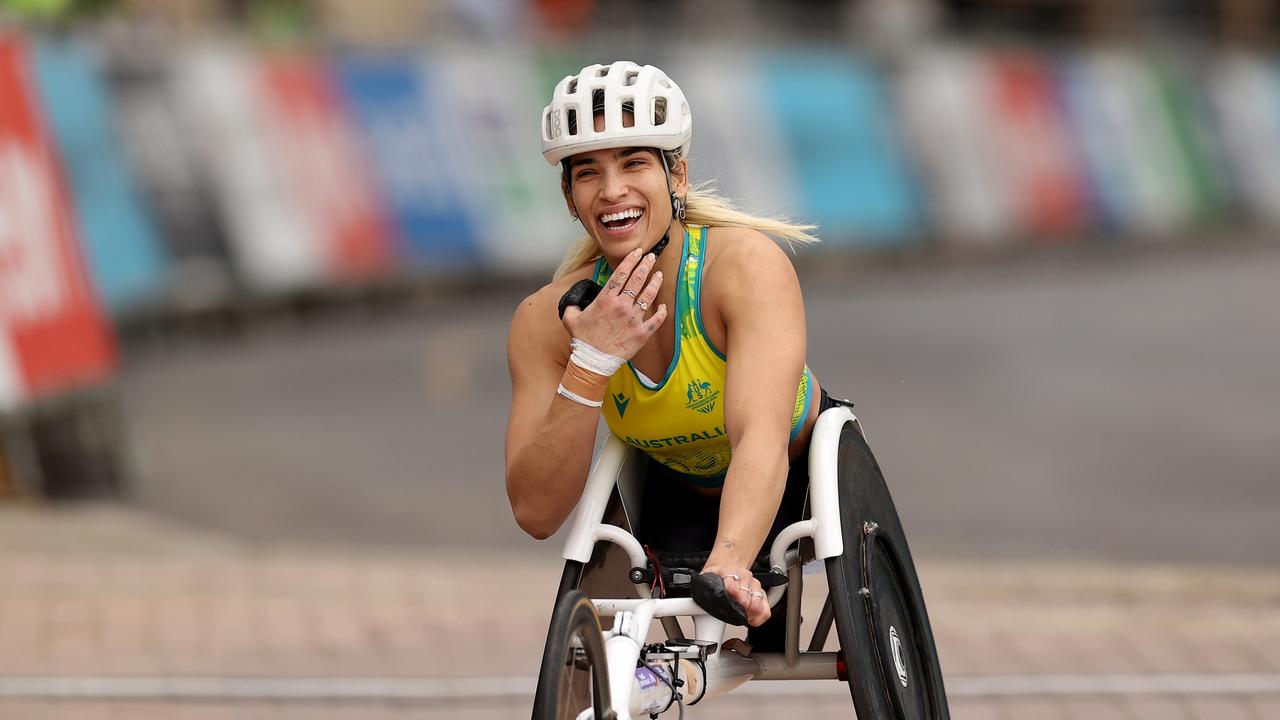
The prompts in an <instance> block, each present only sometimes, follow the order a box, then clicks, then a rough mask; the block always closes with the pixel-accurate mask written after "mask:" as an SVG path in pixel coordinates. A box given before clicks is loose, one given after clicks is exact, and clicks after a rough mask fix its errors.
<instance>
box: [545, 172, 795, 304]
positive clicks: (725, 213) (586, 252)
mask: <svg viewBox="0 0 1280 720" xmlns="http://www.w3.org/2000/svg"><path fill="white" fill-rule="evenodd" d="M663 154H664V155H666V161H667V167H671V168H675V167H679V161H680V151H679V150H667V151H664V153H663ZM563 172H564V179H565V183H566V186H567V185H568V166H567V163H566V165H565V169H564V171H563ZM684 207H685V217H684V224H686V225H707V226H709V227H744V228H751V229H752V230H759V231H760V232H762V233H764V234H766V235H771V236H773V237H775V238H777V239H779V240H784V241H786V243H787V244H788V245H790V246H791V249H792V250H794V249H795V246H796V245H809V244H812V243H816V242H819V240H818V238H817V237H816V236H814V235H812V234H811V231H813V230H816V229H817V226H816V225H803V224H799V223H793V222H790V221H789V220H786V219H783V218H776V217H758V216H756V215H751V214H749V213H745V212H743V211H741V210H739V209H737V208H736V207H734V206H733V203H731V202H730V201H729V200H728V199H726V198H725V197H724V196H722V195H720V194H719V193H717V192H716V191H715V190H714V189H713V188H712V186H711V183H709V182H705V183H699V184H698V185H697V186H696V187H690V188H689V193H688V194H687V195H686V196H685V199H684ZM598 257H600V247H599V246H598V245H596V241H595V239H594V238H592V237H591V235H589V234H583V236H582V237H580V238H578V239H577V240H575V241H574V243H573V244H572V245H570V246H569V250H568V252H566V253H565V255H564V259H563V260H561V261H560V267H558V268H556V273H555V275H554V276H553V279H559V278H561V277H564V276H565V275H567V274H569V273H571V272H573V271H574V270H577V269H578V268H580V267H582V266H583V265H586V264H587V263H589V262H591V261H592V260H595V259H596V258H598Z"/></svg>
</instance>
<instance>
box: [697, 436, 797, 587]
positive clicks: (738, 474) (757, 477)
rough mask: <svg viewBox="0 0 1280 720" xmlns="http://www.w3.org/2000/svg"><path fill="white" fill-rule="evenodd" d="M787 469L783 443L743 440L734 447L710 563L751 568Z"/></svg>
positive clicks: (761, 544) (779, 496) (779, 497)
mask: <svg viewBox="0 0 1280 720" xmlns="http://www.w3.org/2000/svg"><path fill="white" fill-rule="evenodd" d="M787 470H788V463H787V448H786V444H785V443H765V442H750V441H745V440H744V441H743V442H741V443H739V444H738V447H735V448H734V450H733V461H732V462H731V463H730V465H729V472H728V475H727V476H726V477H725V482H724V489H723V490H722V491H721V494H720V519H719V525H718V526H717V530H716V544H715V547H714V548H713V549H712V552H711V556H710V557H709V558H708V560H707V564H708V565H709V566H719V565H734V566H737V567H751V564H752V563H753V562H754V561H755V559H756V556H757V555H758V554H759V553H760V550H761V548H762V546H763V545H764V541H765V538H766V537H768V535H769V529H770V528H771V527H772V526H773V519H774V517H775V516H777V514H778V506H779V505H780V504H781V503H782V494H783V491H784V490H785V488H786V483H787Z"/></svg>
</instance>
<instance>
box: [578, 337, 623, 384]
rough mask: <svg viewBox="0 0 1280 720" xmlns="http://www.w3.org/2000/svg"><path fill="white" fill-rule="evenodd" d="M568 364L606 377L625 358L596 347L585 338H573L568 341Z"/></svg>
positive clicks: (611, 373) (615, 370)
mask: <svg viewBox="0 0 1280 720" xmlns="http://www.w3.org/2000/svg"><path fill="white" fill-rule="evenodd" d="M569 348H570V353H569V365H576V366H578V367H580V368H582V369H583V370H586V371H588V372H591V373H595V374H597V375H602V376H604V377H605V378H606V379H607V378H608V377H609V376H611V375H613V374H614V373H615V372H617V371H618V368H620V367H622V364H623V363H625V362H626V361H627V360H626V358H621V357H618V356H617V355H610V354H609V353H607V352H604V351H603V350H600V349H598V348H596V347H595V346H594V345H592V344H591V343H589V342H587V341H585V340H579V339H578V338H573V339H572V340H571V341H570V342H569Z"/></svg>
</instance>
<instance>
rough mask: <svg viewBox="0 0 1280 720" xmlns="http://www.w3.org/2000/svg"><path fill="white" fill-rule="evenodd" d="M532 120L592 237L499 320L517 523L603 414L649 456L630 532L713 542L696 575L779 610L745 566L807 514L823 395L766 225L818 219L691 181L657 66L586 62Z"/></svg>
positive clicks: (543, 513)
mask: <svg viewBox="0 0 1280 720" xmlns="http://www.w3.org/2000/svg"><path fill="white" fill-rule="evenodd" d="M542 125H543V127H542V150H543V155H544V156H545V157H546V159H547V161H548V162H549V163H551V164H552V165H556V164H557V163H559V164H560V165H561V189H562V190H563V192H564V198H565V202H566V204H567V205H568V209H569V214H570V215H571V216H572V217H573V218H575V219H576V220H577V221H579V222H581V223H582V225H583V228H584V229H585V230H586V235H585V236H584V237H583V238H582V239H581V240H580V241H579V242H578V243H577V244H576V245H575V246H574V247H573V248H571V249H570V250H569V252H568V254H567V255H566V257H565V259H564V262H563V263H562V264H561V266H560V268H559V270H558V271H557V272H556V276H555V278H554V280H553V281H552V282H551V283H550V284H549V285H547V286H545V287H543V288H542V289H541V290H539V291H538V292H536V293H534V294H533V295H531V296H530V297H528V298H526V299H525V300H524V301H523V302H522V303H521V305H520V307H519V308H518V309H517V310H516V313H515V317H514V319H513V320H512V324H511V334H510V339H509V343H508V362H509V365H510V372H511V384H512V407H511V417H510V419H509V422H508V426H507V441H506V463H507V465H506V470H507V478H506V479H507V493H508V496H509V497H510V500H511V507H512V510H513V511H514V513H515V517H516V521H517V523H519V525H520V527H521V528H523V529H524V530H525V531H526V532H528V533H529V534H530V535H532V536H534V537H536V538H539V539H541V538H546V537H548V536H550V535H551V534H552V533H554V532H555V531H556V530H557V529H558V528H559V527H560V525H561V524H562V523H563V522H564V520H565V519H566V518H567V517H568V515H569V513H570V512H571V511H572V510H573V508H574V506H575V504H576V503H577V501H578V499H579V497H580V495H581V493H582V489H583V487H584V485H585V482H586V478H587V474H588V470H589V465H590V461H591V458H592V450H593V444H594V441H595V433H596V427H597V423H598V422H599V419H600V416H601V414H603V415H604V418H605V421H606V423H607V424H608V426H609V428H610V430H611V431H612V432H613V433H614V434H615V435H616V436H618V437H619V438H621V439H623V440H624V441H625V442H627V443H628V444H630V445H632V446H633V447H637V448H639V449H641V450H642V451H644V452H645V453H646V454H647V455H648V456H649V458H650V462H649V466H648V471H647V478H646V482H645V499H644V505H645V507H644V510H643V516H644V517H645V518H646V522H645V528H646V529H645V535H644V536H643V537H642V538H641V540H642V541H643V542H645V543H646V544H648V545H650V546H652V547H654V548H657V549H661V550H666V551H673V552H696V551H699V550H700V551H703V552H705V551H707V550H710V556H709V558H708V560H707V564H706V566H705V567H704V569H703V570H704V572H714V573H716V574H718V575H720V576H721V577H722V578H723V579H724V580H725V586H726V588H727V590H728V592H729V594H730V595H731V596H732V597H733V598H734V599H735V600H736V601H737V602H738V603H739V604H741V605H742V606H743V607H744V608H745V609H746V611H747V618H748V624H749V625H751V626H760V625H761V624H762V623H764V622H765V621H766V620H768V619H769V617H770V616H771V609H770V607H769V606H768V603H767V602H765V593H764V592H763V591H762V589H761V587H760V583H759V581H757V580H756V579H754V578H753V577H752V576H751V570H750V568H751V565H752V563H753V562H754V561H755V559H756V557H757V554H758V553H760V552H761V550H762V549H763V550H764V551H766V552H767V550H768V547H767V546H766V545H765V543H766V540H770V541H771V540H772V538H773V536H775V535H776V533H777V532H778V530H780V529H781V528H782V527H785V526H786V525H787V524H790V523H791V522H794V521H795V520H798V519H799V518H800V515H801V512H802V510H803V504H804V498H805V492H806V489H807V484H808V472H807V454H808V453H807V450H808V443H809V436H810V432H811V430H812V428H813V424H814V421H815V420H816V419H817V416H818V413H819V412H820V411H821V410H823V409H825V407H826V406H829V405H830V404H831V401H830V400H829V399H827V397H826V394H825V393H822V392H821V389H820V388H819V386H818V382H817V379H816V378H815V377H814V376H813V375H812V374H811V373H810V372H809V370H808V368H807V367H806V365H805V321H804V304H803V301H802V299H801V294H800V286H799V283H798V282H797V280H796V275H795V271H794V269H793V268H792V266H791V263H790V261H789V259H788V258H787V256H786V254H785V253H784V252H783V251H782V250H781V249H780V248H779V247H778V246H777V245H776V244H775V243H774V242H773V241H772V240H770V239H769V237H767V236H766V234H765V233H768V234H771V235H774V236H777V237H780V238H782V239H784V240H787V241H789V242H792V243H809V242H815V241H816V239H815V238H814V237H812V236H811V235H809V234H808V233H807V232H806V231H807V230H811V229H812V226H797V225H790V224H787V223H783V222H779V221H775V220H765V219H760V218H755V217H752V216H750V215H746V214H744V213H741V212H738V211H736V210H734V209H732V208H731V207H730V206H729V205H728V204H727V203H726V202H725V201H723V200H722V199H720V198H718V197H716V196H714V195H712V194H710V193H707V192H704V191H700V190H698V189H691V188H690V186H689V175H688V160H687V154H688V150H689V140H690V137H691V134H692V118H691V115H690V112H689V106H688V103H687V102H686V101H685V98H684V94H683V93H682V92H681V91H680V88H679V87H677V86H676V84H675V83H674V82H672V81H671V80H670V79H669V78H668V77H667V76H666V75H665V74H664V73H663V72H662V71H661V70H659V69H657V68H655V67H653V66H644V67H640V66H638V65H636V64H634V63H629V62H616V63H613V64H611V65H605V66H601V65H591V66H589V67H586V68H583V70H582V71H581V72H580V73H578V74H577V75H570V76H568V77H566V78H564V80H562V81H561V82H560V83H559V84H558V85H557V86H556V89H555V93H554V96H553V98H552V101H551V104H550V105H548V106H547V108H546V109H545V110H544V112H543V123H542ZM668 241H669V242H670V247H669V248H668V247H667V244H668ZM664 250H665V252H664ZM585 279H595V280H596V282H597V283H599V284H600V285H601V286H602V289H601V290H600V291H599V295H598V297H596V298H595V300H594V301H593V302H591V304H590V305H589V306H587V307H586V309H585V310H581V309H579V308H578V307H572V306H571V307H568V308H566V309H565V310H564V314H563V318H562V319H561V318H560V317H559V315H558V312H557V310H558V306H559V304H560V299H561V297H562V295H564V294H565V292H566V291H567V290H569V289H570V287H572V286H574V285H575V284H576V283H579V282H580V281H582V280H585ZM818 398H821V400H822V401H821V402H819V401H815V400H817V399H818ZM655 517H661V521H660V522H654V520H653V519H654V518H655ZM778 617H779V618H781V617H782V614H781V613H779V614H778ZM781 630H782V628H781V623H776V622H775V623H770V631H771V632H768V633H767V636H768V637H766V633H761V632H760V631H759V628H758V627H756V628H753V630H752V632H750V633H749V634H748V641H749V642H752V643H753V644H756V645H757V647H759V646H760V645H761V644H768V645H770V646H776V647H770V649H781V638H782V634H781Z"/></svg>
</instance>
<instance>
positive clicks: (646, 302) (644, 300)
mask: <svg viewBox="0 0 1280 720" xmlns="http://www.w3.org/2000/svg"><path fill="white" fill-rule="evenodd" d="M628 284H630V283H628ZM660 287H662V271H661V270H659V271H658V272H655V273H654V274H653V275H652V276H651V277H650V278H649V283H648V284H647V285H645V286H644V290H643V291H641V293H640V295H639V296H638V297H637V298H636V305H637V306H639V308H640V310H641V311H644V310H648V309H649V306H650V305H652V304H653V299H654V298H656V297H658V288H660Z"/></svg>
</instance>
